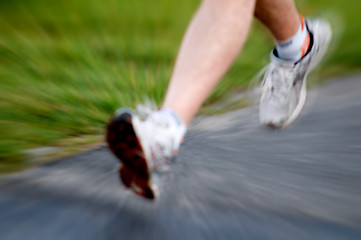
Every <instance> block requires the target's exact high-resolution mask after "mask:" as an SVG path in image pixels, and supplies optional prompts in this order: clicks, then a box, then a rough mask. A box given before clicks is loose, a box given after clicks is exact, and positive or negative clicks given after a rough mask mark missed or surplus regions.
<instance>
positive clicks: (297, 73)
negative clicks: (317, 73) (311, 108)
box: [259, 19, 332, 128]
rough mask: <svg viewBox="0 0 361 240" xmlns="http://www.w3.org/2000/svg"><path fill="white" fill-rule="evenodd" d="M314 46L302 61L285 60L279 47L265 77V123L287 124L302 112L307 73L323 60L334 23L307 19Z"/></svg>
mask: <svg viewBox="0 0 361 240" xmlns="http://www.w3.org/2000/svg"><path fill="white" fill-rule="evenodd" d="M306 26H307V29H308V31H309V33H310V46H311V47H310V48H309V50H308V52H307V53H306V54H305V56H304V57H303V58H302V59H301V60H300V61H298V62H296V63H294V62H293V61H287V60H282V59H280V58H278V57H277V52H276V50H273V51H272V53H271V63H270V65H269V66H268V67H267V71H266V73H265V76H264V79H263V91H262V96H261V101H260V109H259V111H260V112H259V119H260V123H261V124H262V125H265V126H268V127H271V128H284V127H286V126H288V125H289V124H291V123H292V122H293V121H294V120H295V119H296V118H297V117H298V115H299V114H300V113H301V111H302V109H303V106H304V105H305V101H306V90H307V89H306V77H307V75H308V74H309V73H310V71H311V70H313V69H314V68H315V67H316V66H317V64H318V63H319V62H320V61H321V59H322V57H323V56H324V54H325V53H326V50H327V48H328V45H329V43H330V40H331V35H332V33H331V27H330V25H329V23H328V22H326V21H324V20H321V19H306Z"/></svg>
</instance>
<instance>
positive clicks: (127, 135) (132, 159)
mask: <svg viewBox="0 0 361 240" xmlns="http://www.w3.org/2000/svg"><path fill="white" fill-rule="evenodd" d="M106 141H107V143H108V146H109V149H110V150H111V151H112V152H113V153H114V155H115V156H116V157H117V158H118V159H119V160H120V162H121V163H122V166H121V167H120V169H119V176H120V179H121V181H122V182H123V184H124V185H125V186H126V187H127V188H131V189H132V190H133V191H134V192H135V193H136V194H138V195H140V196H143V197H145V198H148V199H154V198H155V194H154V192H153V190H152V188H151V187H150V173H149V170H148V165H147V161H146V159H145V156H144V151H143V148H142V145H141V144H140V142H139V139H138V138H137V136H136V134H135V131H134V128H133V124H132V114H131V113H129V112H123V113H121V114H119V115H118V116H116V117H114V118H113V119H112V120H111V121H110V122H109V123H108V126H107V131H106Z"/></svg>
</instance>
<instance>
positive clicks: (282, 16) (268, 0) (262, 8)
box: [255, 0, 300, 41]
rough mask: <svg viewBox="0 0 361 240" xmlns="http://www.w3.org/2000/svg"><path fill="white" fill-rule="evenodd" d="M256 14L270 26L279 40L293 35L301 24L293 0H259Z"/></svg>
mask: <svg viewBox="0 0 361 240" xmlns="http://www.w3.org/2000/svg"><path fill="white" fill-rule="evenodd" d="M255 16H256V17H257V18H258V19H259V20H260V21H261V22H262V23H263V24H264V25H266V26H267V27H268V28H269V30H270V31H271V32H272V34H273V36H274V38H275V39H276V40H277V41H284V40H286V39H288V38H290V37H292V36H293V35H294V34H295V33H296V32H297V30H298V27H299V26H300V17H299V14H298V12H297V9H296V6H295V3H294V1H293V0H257V3H256V8H255Z"/></svg>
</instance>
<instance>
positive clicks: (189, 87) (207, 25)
mask: <svg viewBox="0 0 361 240" xmlns="http://www.w3.org/2000/svg"><path fill="white" fill-rule="evenodd" d="M254 5H255V1H254V0H224V1H219V0H204V1H203V3H202V4H201V6H200V8H199V10H198V12H197V13H196V15H195V17H194V19H193V21H192V22H191V24H190V26H189V28H188V30H187V32H186V35H185V37H184V39H183V43H182V45H181V48H180V51H179V54H178V57H177V60H176V64H175V68H174V71H173V74H172V77H171V81H170V84H169V87H168V91H167V94H166V98H165V101H164V104H163V107H164V108H169V109H173V110H174V111H175V112H176V113H177V114H178V115H179V116H180V118H181V119H182V120H183V121H184V123H185V124H186V125H188V124H189V123H190V121H191V120H192V118H193V117H194V115H195V114H196V112H197V111H198V109H199V108H200V106H201V105H202V103H203V102H204V101H205V100H206V98H207V97H208V95H209V94H210V92H211V91H212V90H213V88H214V87H215V85H216V84H217V83H218V81H219V80H220V79H221V77H222V76H223V75H224V74H225V72H226V71H227V70H228V68H229V66H230V65H231V64H232V62H233V61H234V59H235V58H236V56H237V55H238V53H239V51H240V50H241V48H242V46H243V44H244V42H245V40H246V37H247V34H248V30H249V27H250V23H251V20H252V17H253V12H254Z"/></svg>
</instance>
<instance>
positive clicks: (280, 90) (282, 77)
mask: <svg viewBox="0 0 361 240" xmlns="http://www.w3.org/2000/svg"><path fill="white" fill-rule="evenodd" d="M294 70H295V66H294V65H285V64H282V63H279V62H271V63H270V64H269V65H268V66H266V67H264V68H263V69H262V73H263V74H264V78H263V81H262V83H261V87H265V86H267V87H268V88H269V89H270V92H269V93H270V94H269V100H270V101H273V102H275V103H283V102H285V101H287V100H288V96H289V94H290V89H291V87H292V82H290V81H289V80H290V79H293V75H294V72H295V71H294Z"/></svg>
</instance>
